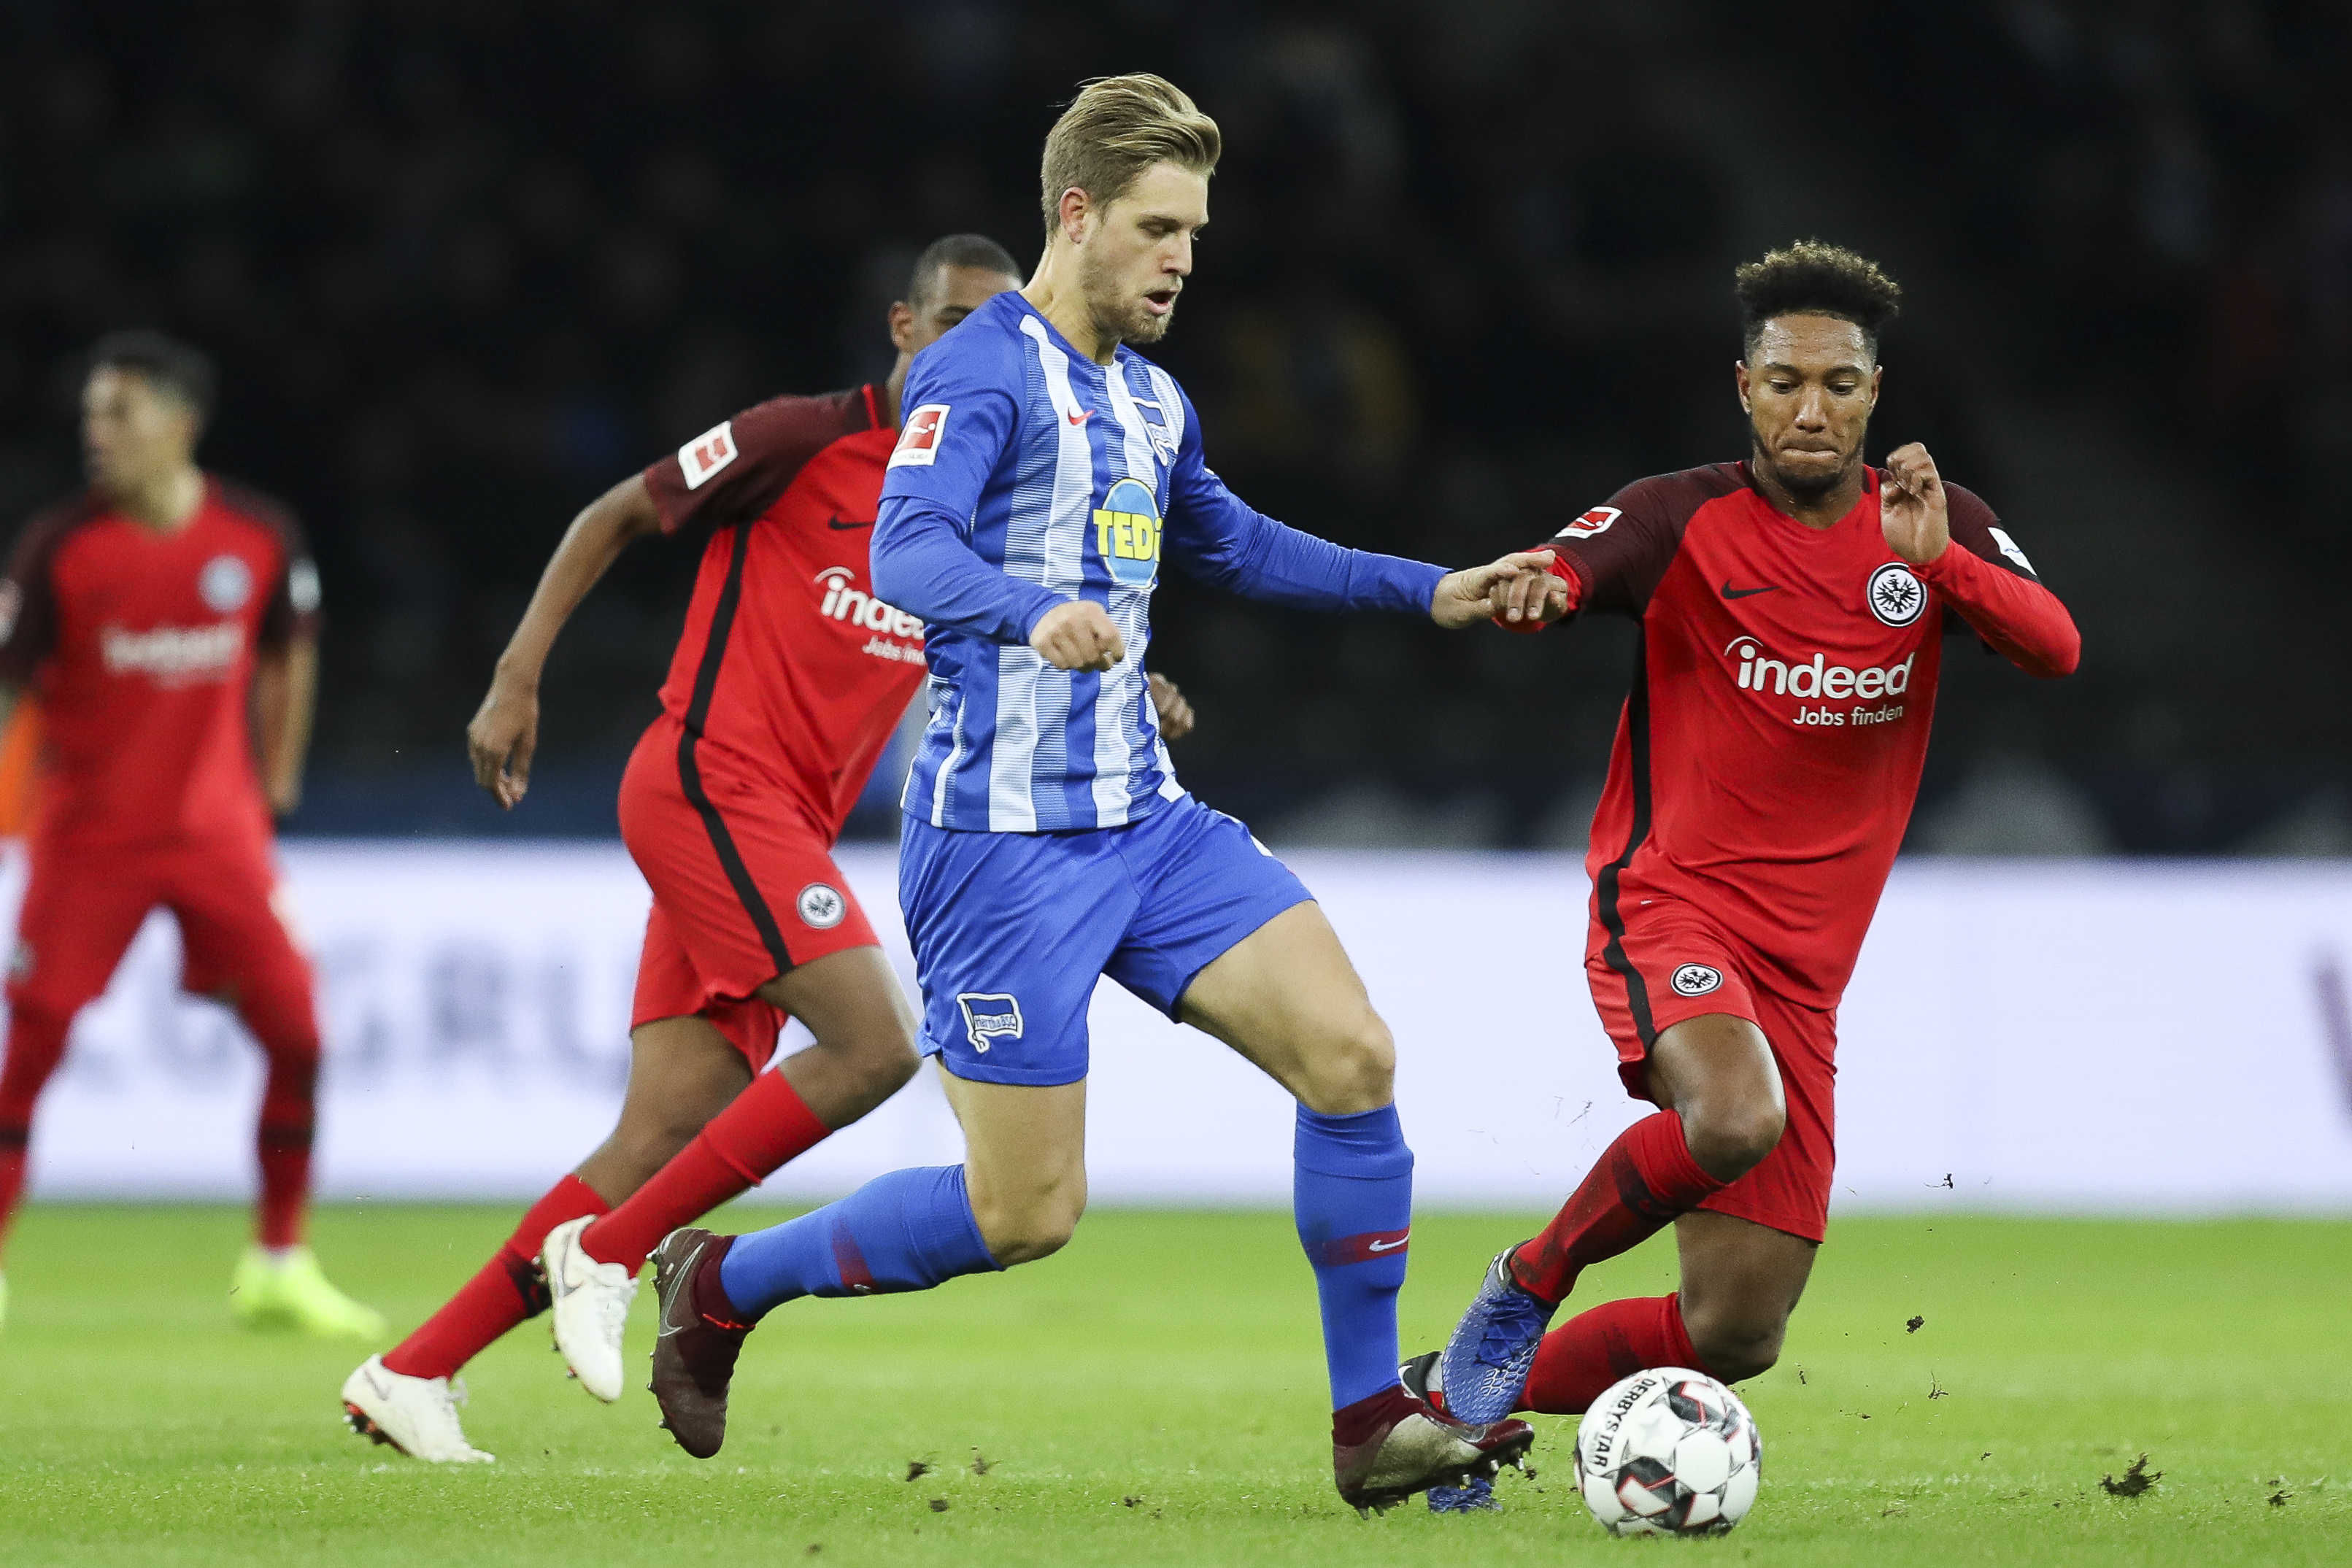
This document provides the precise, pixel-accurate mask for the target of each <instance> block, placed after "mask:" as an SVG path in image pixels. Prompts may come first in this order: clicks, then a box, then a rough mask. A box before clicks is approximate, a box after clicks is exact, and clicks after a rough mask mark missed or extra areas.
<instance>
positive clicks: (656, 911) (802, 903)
mask: <svg viewBox="0 0 2352 1568" xmlns="http://www.w3.org/2000/svg"><path fill="white" fill-rule="evenodd" d="M684 737H685V730H684V728H683V727H681V726H680V725H679V724H678V723H677V720H676V719H674V718H672V717H671V716H669V715H667V714H664V715H663V716H661V717H659V718H657V719H656V720H655V721H654V723H653V725H652V726H651V727H649V728H647V729H646V733H645V736H644V738H642V739H640V740H639V741H638V742H637V748H636V750H635V752H634V753H633V754H632V755H631V756H630V758H629V768H628V771H627V772H626V773H625V774H624V775H623V776H622V779H621V838H622V841H624V842H625V843H626V844H627V845H628V847H629V854H630V856H631V858H633V859H634V860H635V862H637V869H638V870H639V871H640V872H642V873H645V879H646V883H647V884H648V885H649V886H651V887H652V889H653V894H654V907H653V912H652V914H651V915H648V916H647V917H646V946H645V952H644V954H643V956H641V957H640V958H639V960H638V963H637V994H636V1001H635V1006H634V1008H633V1009H632V1012H631V1018H630V1020H629V1023H630V1027H631V1028H632V1029H634V1028H635V1027H636V1026H637V1025H638V1024H642V1023H650V1022H652V1021H653V1020H654V1019H665V1018H680V1017H684V1016H686V1015H688V1014H697V1013H698V1014H700V1015H702V1016H704V1017H706V1018H708V1019H710V1020H711V1021H712V1022H713V1023H715V1024H717V1025H718V1026H719V1030H720V1031H721V1032H722V1033H724V1034H725V1035H726V1036H727V1038H728V1039H729V1040H732V1041H733V1042H734V1044H735V1046H736V1048H737V1049H739V1050H740V1051H742V1052H743V1054H744V1056H745V1057H746V1058H748V1059H749V1060H750V1061H751V1067H752V1070H753V1071H758V1070H759V1069H761V1068H762V1067H764V1066H766V1065H767V1062H768V1059H769V1058H770V1057H771V1056H772V1055H773V1054H774V1052H775V1049H776V1034H777V1031H778V1030H782V1028H783V1025H784V1015H783V1013H782V1011H781V1010H779V1009H776V1008H774V1007H772V1006H770V1005H769V1004H768V1003H766V1002H764V1001H761V999H760V998H759V997H758V995H757V993H758V991H759V988H761V986H763V985H765V984H767V982H768V981H770V980H772V979H773V978H775V977H777V976H779V975H781V974H783V973H784V972H785V971H787V970H789V969H791V968H793V967H795V966H797V965H801V964H806V963H810V962H813V961H814V960H815V959H818V958H822V957H824V956H826V955H827V954H830V953H838V952H841V951H843V950H844V949H845V948H850V947H872V946H877V938H876V936H875V935H874V927H873V926H872V925H869V924H868V923H867V921H866V912H865V911H864V910H863V909H860V908H859V907H858V905H857V900H856V896H855V895H854V894H851V893H850V891H849V883H847V882H846V881H845V880H844V878H843V877H842V874H841V868H840V867H838V866H836V865H835V864H834V863H833V855H832V853H831V851H832V845H831V843H830V841H829V840H828V837H827V836H826V835H825V834H824V833H823V832H822V831H820V830H818V829H817V828H816V827H815V826H814V825H813V823H812V822H811V821H809V819H808V817H807V816H806V815H805V814H804V813H803V812H802V811H801V810H799V809H798V808H797V807H796V806H795V804H794V803H793V800H792V799H791V797H790V796H788V795H786V794H784V793H783V792H782V791H780V790H778V789H775V788H773V787H772V786H769V785H756V784H751V783H749V782H746V781H744V780H742V779H740V778H738V777H735V776H732V775H730V773H729V772H728V771H727V770H726V769H725V768H724V767H723V765H715V764H716V763H717V759H716V758H713V757H712V756H711V754H710V750H709V747H698V752H697V755H696V756H695V757H694V758H692V764H691V772H690V773H689V771H688V762H687V759H686V758H684V757H683V756H682V752H681V744H680V743H681V741H682V740H683V739H684ZM689 779H690V780H691V784H689Z"/></svg>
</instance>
